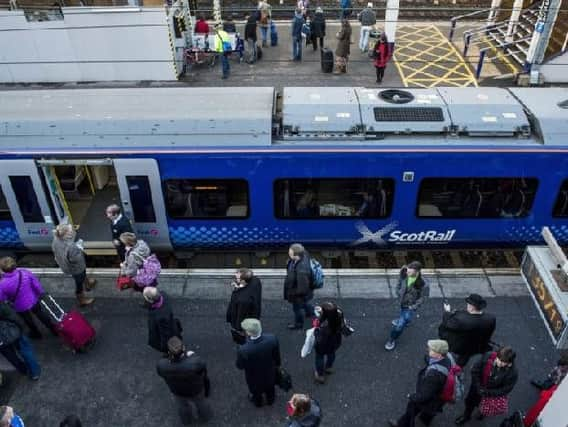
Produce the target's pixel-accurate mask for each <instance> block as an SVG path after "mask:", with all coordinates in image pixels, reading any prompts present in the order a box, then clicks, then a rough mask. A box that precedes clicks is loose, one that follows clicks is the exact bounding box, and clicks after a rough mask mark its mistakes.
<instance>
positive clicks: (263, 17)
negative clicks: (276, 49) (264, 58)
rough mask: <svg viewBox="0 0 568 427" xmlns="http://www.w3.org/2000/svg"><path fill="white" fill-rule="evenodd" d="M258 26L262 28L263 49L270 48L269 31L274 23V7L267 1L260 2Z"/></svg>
mask: <svg viewBox="0 0 568 427" xmlns="http://www.w3.org/2000/svg"><path fill="white" fill-rule="evenodd" d="M258 14H259V18H258V24H259V27H260V37H261V39H262V47H268V30H269V29H270V24H271V21H272V7H271V6H270V4H268V2H267V1H265V0H260V1H259V2H258Z"/></svg>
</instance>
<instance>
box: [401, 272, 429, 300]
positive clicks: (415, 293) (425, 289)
mask: <svg viewBox="0 0 568 427" xmlns="http://www.w3.org/2000/svg"><path fill="white" fill-rule="evenodd" d="M407 278H408V275H407V273H406V267H403V268H402V269H401V270H400V276H399V280H398V285H397V288H396V295H397V297H399V298H400V307H401V308H410V309H411V310H416V309H417V308H418V307H420V305H422V303H423V302H424V299H425V298H426V297H427V296H428V295H430V287H429V286H428V284H427V283H426V281H425V280H424V279H423V278H422V275H421V274H419V275H418V278H417V279H416V282H414V284H413V285H412V286H411V287H410V288H409V287H408V286H407Z"/></svg>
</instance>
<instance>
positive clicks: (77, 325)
mask: <svg viewBox="0 0 568 427" xmlns="http://www.w3.org/2000/svg"><path fill="white" fill-rule="evenodd" d="M46 300H47V301H46ZM48 302H49V304H48ZM41 305H42V306H43V307H44V308H45V309H46V310H47V312H48V313H49V314H50V315H51V317H52V318H53V319H54V320H55V330H56V331H57V334H58V335H59V336H60V337H61V339H62V340H63V343H64V344H65V345H66V346H68V347H70V348H71V349H72V350H73V351H76V352H81V353H82V352H85V351H88V350H89V349H90V348H91V347H92V346H93V345H94V343H95V339H96V332H95V329H94V328H93V327H92V326H91V325H90V324H89V322H88V321H87V319H85V318H84V317H83V315H82V314H81V313H79V312H78V311H77V310H71V311H70V312H69V313H65V311H63V309H62V308H61V306H60V305H59V304H57V302H55V300H54V299H53V297H52V296H51V295H47V296H46V297H45V298H42V299H41ZM50 305H51V306H52V307H53V308H52V307H50Z"/></svg>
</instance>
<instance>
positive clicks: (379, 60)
mask: <svg viewBox="0 0 568 427" xmlns="http://www.w3.org/2000/svg"><path fill="white" fill-rule="evenodd" d="M373 50H374V52H373V57H374V58H375V61H374V65H375V70H376V72H377V83H378V84H381V83H382V82H383V78H384V76H385V68H387V63H388V61H389V60H390V49H389V43H388V40H387V35H386V34H385V33H381V35H380V36H379V39H378V40H377V42H376V43H375V46H374V47H373Z"/></svg>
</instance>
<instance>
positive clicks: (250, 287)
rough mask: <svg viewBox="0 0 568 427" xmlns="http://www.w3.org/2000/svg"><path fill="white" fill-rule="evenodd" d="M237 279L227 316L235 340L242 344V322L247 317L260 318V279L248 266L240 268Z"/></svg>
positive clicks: (236, 274) (234, 283) (233, 285)
mask: <svg viewBox="0 0 568 427" xmlns="http://www.w3.org/2000/svg"><path fill="white" fill-rule="evenodd" d="M235 279H236V280H235V281H234V282H233V283H232V287H233V292H232V293H231V301H230V302H229V305H228V306H227V313H226V316H225V318H226V321H227V323H229V324H230V325H231V332H232V334H233V340H234V341H235V343H237V344H242V343H243V342H244V337H245V334H244V332H243V330H242V328H241V322H242V321H243V320H245V319H247V318H252V319H260V299H259V297H260V295H259V285H260V280H258V278H256V277H254V275H253V272H252V270H249V269H248V268H241V269H240V270H238V271H237V272H236V273H235ZM254 279H256V280H254ZM252 282H254V284H252ZM260 292H262V291H261V290H260Z"/></svg>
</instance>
